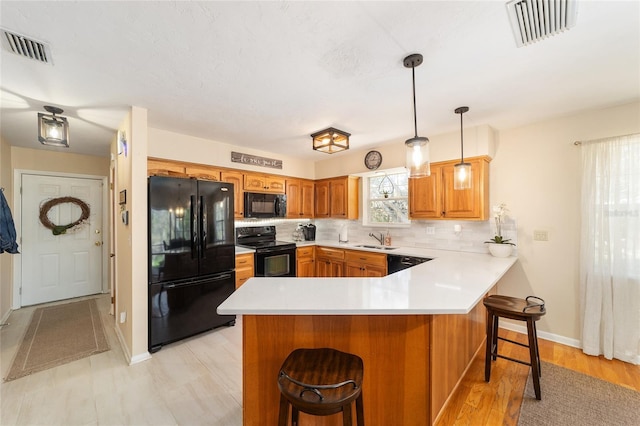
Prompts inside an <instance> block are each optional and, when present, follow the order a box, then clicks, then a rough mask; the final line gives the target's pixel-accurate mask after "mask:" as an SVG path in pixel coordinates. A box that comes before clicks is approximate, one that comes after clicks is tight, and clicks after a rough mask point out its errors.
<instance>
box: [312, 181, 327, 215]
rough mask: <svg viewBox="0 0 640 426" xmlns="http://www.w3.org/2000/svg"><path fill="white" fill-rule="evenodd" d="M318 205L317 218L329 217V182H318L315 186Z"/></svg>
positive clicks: (316, 208)
mask: <svg viewBox="0 0 640 426" xmlns="http://www.w3.org/2000/svg"><path fill="white" fill-rule="evenodd" d="M315 194H316V203H315V204H316V205H315V212H316V214H315V217H329V216H330V211H329V182H328V181H322V182H316V185H315Z"/></svg>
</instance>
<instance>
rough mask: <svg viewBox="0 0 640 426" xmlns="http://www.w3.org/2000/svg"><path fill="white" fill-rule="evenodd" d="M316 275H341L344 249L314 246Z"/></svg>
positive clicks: (342, 272) (342, 274) (342, 273)
mask: <svg viewBox="0 0 640 426" xmlns="http://www.w3.org/2000/svg"><path fill="white" fill-rule="evenodd" d="M315 263H316V277H343V276H344V250H341V249H334V248H330V247H316V262H315Z"/></svg>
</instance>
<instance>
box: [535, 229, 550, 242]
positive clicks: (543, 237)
mask: <svg viewBox="0 0 640 426" xmlns="http://www.w3.org/2000/svg"><path fill="white" fill-rule="evenodd" d="M533 240H534V241H549V233H548V232H547V231H541V230H534V231H533Z"/></svg>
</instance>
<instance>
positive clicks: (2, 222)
mask: <svg viewBox="0 0 640 426" xmlns="http://www.w3.org/2000/svg"><path fill="white" fill-rule="evenodd" d="M5 251H6V252H7V253H13V254H15V253H20V252H19V251H18V243H17V242H16V227H15V225H14V224H13V217H12V216H11V210H10V209H9V204H8V203H7V199H6V198H4V192H3V191H0V253H4V252H5Z"/></svg>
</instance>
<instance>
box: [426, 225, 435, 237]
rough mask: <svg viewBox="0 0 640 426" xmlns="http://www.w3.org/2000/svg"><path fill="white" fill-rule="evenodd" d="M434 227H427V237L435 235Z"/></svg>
mask: <svg viewBox="0 0 640 426" xmlns="http://www.w3.org/2000/svg"><path fill="white" fill-rule="evenodd" d="M435 234H436V227H435V226H427V235H435Z"/></svg>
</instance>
